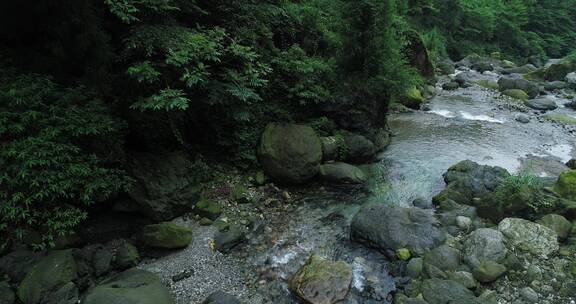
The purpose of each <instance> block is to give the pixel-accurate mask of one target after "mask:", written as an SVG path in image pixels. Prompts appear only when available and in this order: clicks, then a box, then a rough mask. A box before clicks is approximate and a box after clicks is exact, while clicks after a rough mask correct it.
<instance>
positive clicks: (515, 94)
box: [502, 89, 529, 100]
mask: <svg viewBox="0 0 576 304" xmlns="http://www.w3.org/2000/svg"><path fill="white" fill-rule="evenodd" d="M502 94H504V95H506V96H510V97H512V98H515V99H520V100H527V99H528V98H529V96H528V94H526V92H524V91H522V90H519V89H508V90H505V91H503V92H502Z"/></svg>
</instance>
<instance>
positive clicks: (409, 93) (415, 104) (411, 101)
mask: <svg viewBox="0 0 576 304" xmlns="http://www.w3.org/2000/svg"><path fill="white" fill-rule="evenodd" d="M400 102H401V103H402V104H403V105H405V106H407V107H408V108H411V109H415V110H418V109H420V106H421V105H422V103H423V102H424V97H423V96H422V92H420V90H418V89H417V88H415V87H412V88H409V89H408V90H406V92H405V93H404V96H402V97H401V98H400Z"/></svg>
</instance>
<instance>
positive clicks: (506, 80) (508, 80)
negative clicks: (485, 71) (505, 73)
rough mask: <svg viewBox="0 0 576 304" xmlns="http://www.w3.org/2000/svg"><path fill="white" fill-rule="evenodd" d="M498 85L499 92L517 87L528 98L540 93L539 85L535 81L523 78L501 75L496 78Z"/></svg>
mask: <svg viewBox="0 0 576 304" xmlns="http://www.w3.org/2000/svg"><path fill="white" fill-rule="evenodd" d="M498 85H499V86H500V91H501V92H504V91H506V90H511V89H518V90H522V91H524V92H526V94H528V96H529V97H530V98H534V97H536V96H538V94H539V93H540V87H539V86H538V85H537V84H536V83H534V82H531V81H529V80H526V79H523V78H515V77H501V78H500V79H499V80H498Z"/></svg>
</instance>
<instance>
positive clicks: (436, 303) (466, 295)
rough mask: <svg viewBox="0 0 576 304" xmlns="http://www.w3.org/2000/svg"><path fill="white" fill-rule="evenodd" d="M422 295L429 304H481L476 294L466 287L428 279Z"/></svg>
mask: <svg viewBox="0 0 576 304" xmlns="http://www.w3.org/2000/svg"><path fill="white" fill-rule="evenodd" d="M422 295H423V296H424V300H426V301H427V302H428V303H429V304H449V303H461V304H464V303H466V304H480V303H482V302H481V301H480V300H479V299H478V298H476V296H474V293H473V292H472V291H470V290H469V289H468V288H466V287H465V286H464V285H462V284H460V283H458V282H455V281H451V280H441V279H428V280H425V281H424V283H423V284H422Z"/></svg>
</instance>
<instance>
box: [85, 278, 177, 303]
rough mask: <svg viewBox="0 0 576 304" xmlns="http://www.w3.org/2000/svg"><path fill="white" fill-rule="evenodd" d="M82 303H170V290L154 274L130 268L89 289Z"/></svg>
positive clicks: (171, 301)
mask: <svg viewBox="0 0 576 304" xmlns="http://www.w3.org/2000/svg"><path fill="white" fill-rule="evenodd" d="M82 303H83V304H104V303H106V304H172V303H174V301H173V300H172V296H171V295H170V292H169V291H168V289H166V287H164V285H162V282H161V281H160V279H159V278H158V276H156V275H155V274H153V273H151V272H148V271H144V270H139V269H130V270H127V271H125V272H122V273H120V274H118V275H116V276H115V277H113V278H111V279H109V280H106V281H104V282H103V283H101V284H100V285H98V286H96V287H94V288H93V289H91V290H89V291H88V292H87V293H86V296H85V297H84V300H83V301H82Z"/></svg>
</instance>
